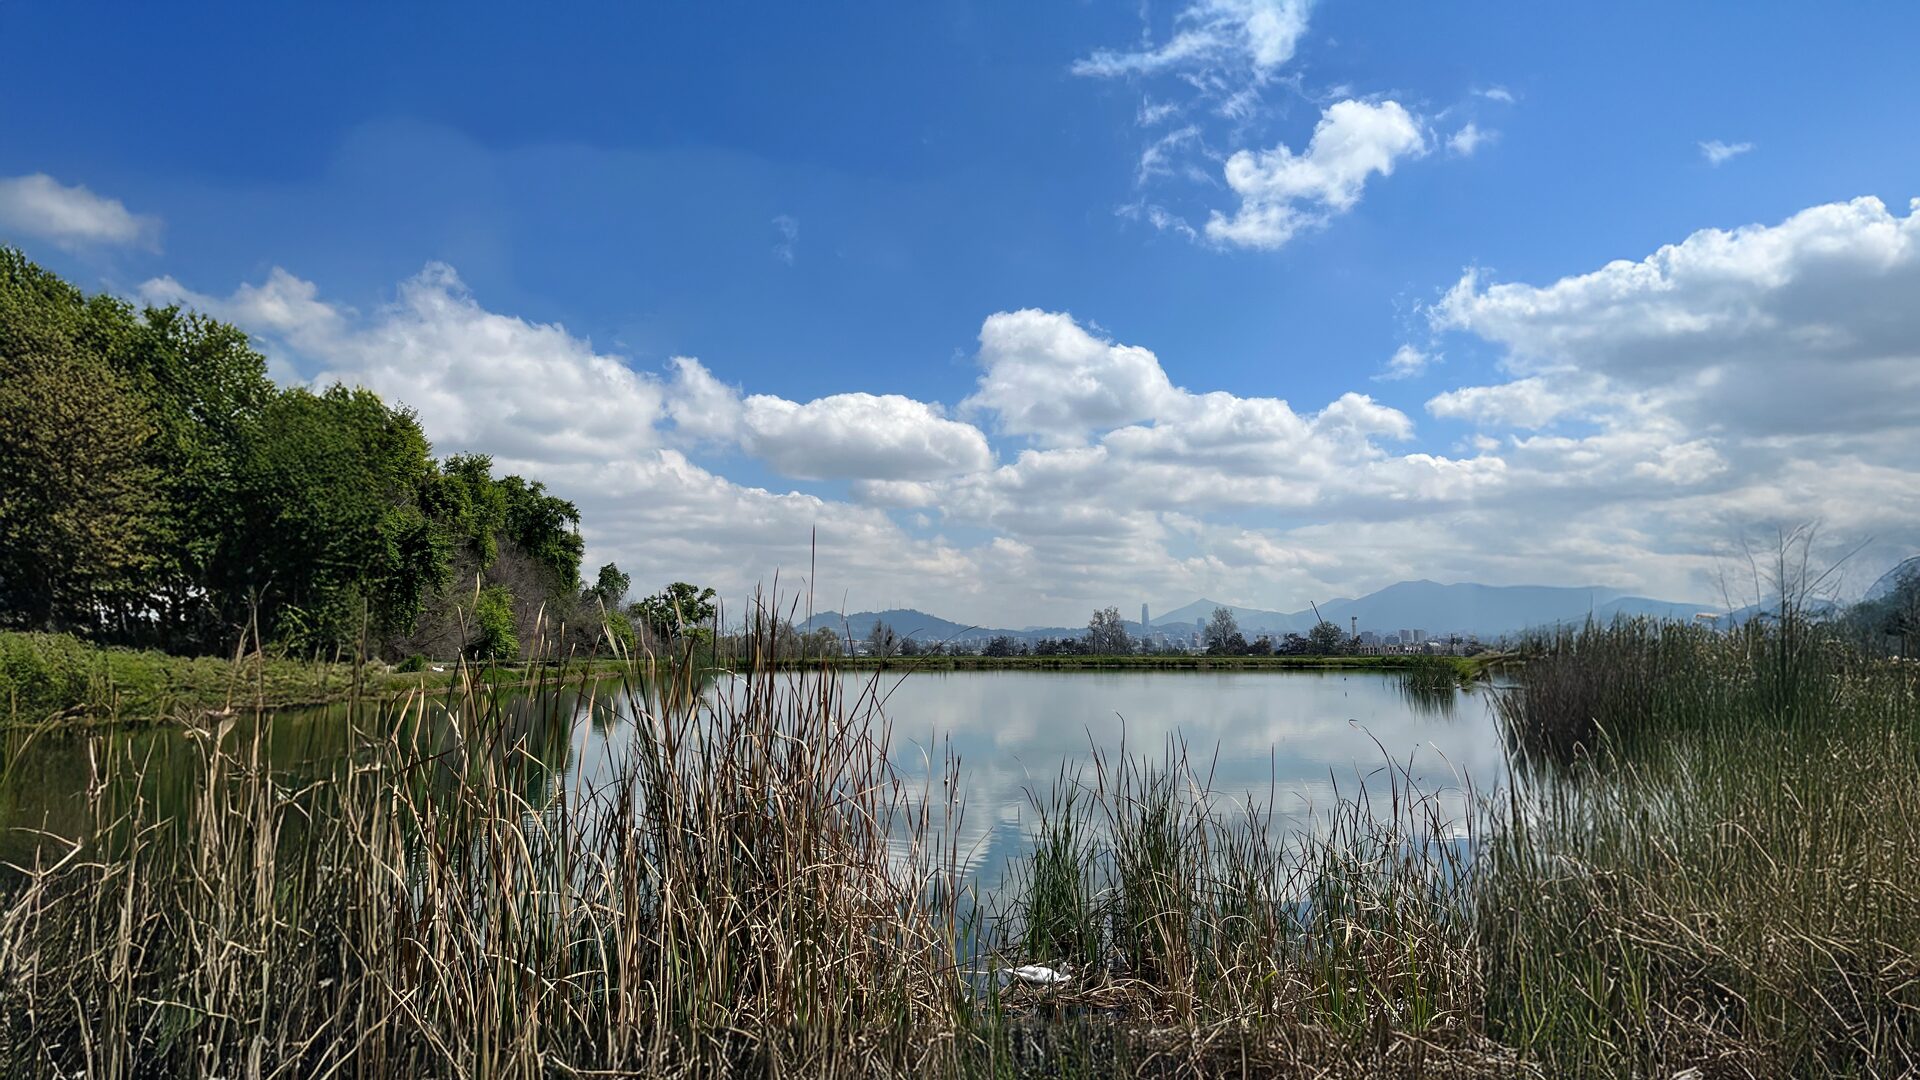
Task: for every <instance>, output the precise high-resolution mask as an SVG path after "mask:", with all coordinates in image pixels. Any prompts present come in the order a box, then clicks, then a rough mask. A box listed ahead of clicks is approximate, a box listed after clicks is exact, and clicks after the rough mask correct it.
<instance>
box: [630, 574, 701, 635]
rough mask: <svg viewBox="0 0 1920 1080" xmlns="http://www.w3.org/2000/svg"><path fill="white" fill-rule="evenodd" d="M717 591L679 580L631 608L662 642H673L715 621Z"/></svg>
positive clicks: (634, 614)
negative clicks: (715, 592) (715, 596)
mask: <svg viewBox="0 0 1920 1080" xmlns="http://www.w3.org/2000/svg"><path fill="white" fill-rule="evenodd" d="M714 595H715V594H714V591H713V590H712V589H702V588H700V587H699V586H698V585H690V584H688V583H687V582H684V581H676V582H674V583H673V584H671V585H669V586H667V587H666V588H664V589H662V590H660V591H659V592H657V593H655V594H653V595H652V596H649V597H647V598H646V599H644V600H641V601H639V602H638V603H636V604H634V605H633V606H632V607H630V608H628V609H627V610H628V613H629V614H631V615H632V616H633V617H634V619H635V620H636V621H638V622H640V623H641V624H642V625H644V626H646V628H647V629H648V631H650V632H651V633H652V634H653V636H654V637H655V638H657V639H659V640H661V641H672V640H674V639H676V638H679V637H682V636H684V635H686V634H687V633H689V632H690V631H694V630H700V629H703V628H705V627H706V626H707V625H708V624H709V623H711V622H712V621H713V616H714V611H715V606H714Z"/></svg>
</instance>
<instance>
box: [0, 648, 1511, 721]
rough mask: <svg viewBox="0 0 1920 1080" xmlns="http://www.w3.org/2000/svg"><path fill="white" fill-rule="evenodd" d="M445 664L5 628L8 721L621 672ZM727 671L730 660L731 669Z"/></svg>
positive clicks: (1392, 659) (980, 667) (878, 664)
mask: <svg viewBox="0 0 1920 1080" xmlns="http://www.w3.org/2000/svg"><path fill="white" fill-rule="evenodd" d="M1499 659H1500V658H1499V657H1498V656H1495V655H1491V654H1490V655H1483V656H1472V657H1466V656H1440V657H1434V656H1191V655H1173V656H1137V655H1136V656H998V657H996V656H913V657H889V658H880V657H864V656H852V657H850V656H842V657H831V658H814V659H795V660H783V661H780V662H779V663H778V665H777V666H778V668H779V669H781V670H786V671H797V670H811V669H816V668H820V667H822V666H823V665H824V666H826V667H830V668H832V669H834V670H838V671H848V672H866V671H889V672H900V673H910V672H914V671H927V672H948V671H1308V672H1383V673H1386V672H1395V673H1404V672H1423V673H1429V674H1435V675H1438V676H1439V677H1441V678H1442V679H1451V680H1452V681H1455V682H1458V683H1461V684H1465V683H1470V682H1473V681H1474V680H1476V679H1479V678H1482V677H1483V676H1484V674H1485V673H1486V671H1487V669H1488V667H1489V666H1490V665H1491V664H1493V663H1496V662H1498V660H1499ZM437 666H439V667H442V668H444V670H441V671H433V670H423V671H402V670H398V669H396V668H395V667H393V666H392V665H389V664H385V663H380V662H377V661H376V662H372V663H367V664H364V665H361V666H359V667H358V668H356V667H355V665H354V664H352V663H349V662H344V661H325V660H302V659H294V658H287V657H264V656H260V655H257V654H256V655H252V656H243V657H239V658H223V657H211V656H201V657H188V656H174V655H172V654H169V653H163V652H157V651H153V650H143V649H128V648H120V647H113V646H97V645H93V644H90V643H88V642H85V641H81V640H80V639H78V638H74V637H72V636H70V635H65V634H41V633H16V632H11V631H4V632H0V725H17V724H22V723H25V724H37V723H42V722H45V721H46V720H48V719H54V718H60V719H68V720H75V721H84V720H88V719H99V718H110V720H111V722H113V723H130V722H138V721H154V720H161V719H165V718H167V717H172V716H179V715H188V716H196V715H201V714H205V713H209V712H219V711H222V710H225V709H229V708H245V709H292V708H304V707H309V706H320V705H332V704H337V703H339V702H342V701H346V700H348V699H349V698H353V697H356V696H357V697H359V698H361V699H363V700H366V701H385V700H392V699H395V698H399V697H403V696H405V695H408V694H412V693H416V692H422V691H444V690H448V689H451V688H455V687H457V686H459V685H460V683H461V681H462V680H463V679H470V680H476V681H479V682H482V683H484V685H486V686H488V687H492V688H496V689H509V688H530V687H533V686H537V685H539V684H540V683H542V682H543V681H550V680H551V679H553V678H555V677H562V678H578V677H582V676H594V677H612V676H614V675H617V674H619V673H620V672H621V671H623V670H625V665H624V664H623V663H622V662H621V661H619V660H613V659H604V658H601V659H582V660H573V661H568V662H566V663H564V664H558V665H555V664H525V663H505V664H489V665H475V664H462V663H461V662H460V661H446V662H442V663H440V664H438V665H437ZM720 666H721V667H723V668H725V667H727V665H725V664H722V665H720Z"/></svg>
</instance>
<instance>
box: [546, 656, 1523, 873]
mask: <svg viewBox="0 0 1920 1080" xmlns="http://www.w3.org/2000/svg"><path fill="white" fill-rule="evenodd" d="M844 678H845V680H846V684H847V687H848V691H849V696H850V697H852V696H857V695H859V694H860V693H862V692H864V691H866V690H867V689H869V688H871V689H872V691H873V692H875V693H876V694H877V695H878V696H879V697H880V698H881V702H882V704H881V709H882V711H883V712H884V714H885V716H886V719H887V720H888V721H889V722H890V723H891V725H892V730H893V736H892V741H893V745H892V757H893V760H894V762H895V764H896V765H898V766H899V768H900V769H901V771H902V772H903V773H904V774H905V775H907V776H908V777H910V778H913V779H924V778H926V777H928V776H930V775H931V776H932V777H934V778H936V779H937V777H938V776H939V775H940V773H941V770H942V766H943V763H944V762H945V761H946V759H947V755H948V754H952V755H955V756H957V758H958V761H959V776H960V794H961V796H962V798H963V799H964V800H965V806H964V812H963V814H962V815H961V818H960V821H959V823H958V829H957V831H958V833H959V838H960V841H961V850H962V852H963V854H964V856H965V858H966V861H967V862H969V863H970V864H971V866H972V868H973V870H974V871H975V873H977V874H978V875H979V876H980V877H981V878H982V879H983V880H984V882H985V883H987V884H991V883H992V882H993V880H994V879H995V878H996V877H997V875H998V874H999V873H1000V871H1001V869H1002V868H1003V867H1004V866H1005V865H1006V862H1007V860H1008V859H1009V858H1010V857H1011V856H1012V855H1014V854H1017V853H1018V852H1019V851H1020V850H1021V849H1022V848H1023V847H1024V845H1025V844H1026V842H1027V826H1029V825H1030V824H1031V823H1032V819H1033V810H1032V806H1031V801H1030V796H1031V793H1034V792H1038V793H1039V794H1041V795H1043V796H1044V795H1046V794H1047V793H1048V792H1050V791H1051V789H1052V788H1053V786H1054V785H1055V784H1056V782H1058V781H1060V780H1061V779H1062V778H1063V777H1065V778H1066V779H1067V780H1068V781H1069V782H1072V781H1074V780H1076V779H1077V780H1078V781H1079V782H1081V783H1085V784H1089V785H1090V784H1092V783H1094V782H1095V779H1096V777H1095V772H1094V766H1093V759H1094V755H1095V751H1096V750H1097V751H1098V752H1100V753H1101V754H1104V755H1105V756H1106V757H1107V758H1108V759H1109V761H1111V760H1112V759H1113V758H1114V757H1115V756H1116V755H1118V754H1120V753H1121V752H1122V751H1124V752H1125V753H1127V754H1129V755H1132V756H1134V757H1136V758H1139V757H1145V758H1147V759H1148V760H1149V761H1151V762H1154V763H1159V762H1162V761H1164V760H1166V759H1167V756H1168V753H1169V749H1170V747H1171V748H1174V749H1176V750H1177V749H1179V748H1184V752H1185V755H1186V758H1187V760H1188V762H1189V764H1190V766H1191V769H1192V771H1193V773H1194V774H1195V775H1196V776H1197V778H1198V779H1200V780H1202V781H1206V782H1207V785H1208V787H1210V789H1211V790H1212V791H1213V792H1214V793H1215V796H1216V797H1217V799H1221V800H1231V801H1233V802H1240V803H1244V802H1246V801H1248V800H1253V801H1255V802H1258V803H1261V804H1265V803H1267V802H1268V801H1269V799H1270V800H1271V804H1272V807H1273V809H1274V810H1275V811H1276V814H1275V816H1276V817H1277V818H1280V819H1282V824H1285V825H1291V826H1296V827H1302V828H1311V827H1313V825H1314V823H1315V818H1316V814H1315V811H1316V810H1321V811H1324V810H1325V809H1326V808H1327V807H1329V806H1331V805H1332V804H1333V803H1334V802H1335V801H1336V800H1337V799H1339V798H1341V797H1353V796H1354V795H1356V793H1358V792H1359V791H1360V790H1361V789H1362V786H1363V785H1364V786H1365V788H1366V790H1367V792H1368V793H1369V794H1371V795H1373V796H1375V797H1378V798H1384V797H1385V796H1386V794H1387V793H1388V789H1389V774H1390V773H1399V774H1401V775H1403V776H1410V777H1411V778H1412V779H1413V781H1414V782H1415V784H1416V785H1417V786H1418V788H1419V789H1420V790H1421V791H1423V792H1425V793H1426V794H1428V795H1431V796H1433V797H1435V798H1437V799H1439V800H1440V801H1441V803H1442V805H1443V806H1444V807H1446V809H1447V811H1448V814H1449V816H1450V817H1451V818H1452V819H1453V820H1455V821H1457V822H1464V820H1465V817H1466V813H1465V811H1466V805H1467V800H1468V798H1469V791H1470V790H1471V791H1472V792H1475V793H1486V792H1490V791H1491V790H1493V789H1494V788H1495V787H1498V786H1501V785H1503V784H1504V782H1505V777H1506V769H1507V763H1506V756H1505V753H1504V750H1503V748H1502V742H1501V738H1500V735H1499V732H1498V730H1497V728H1496V726H1495V723H1494V718H1493V714H1492V711H1491V709H1490V708H1489V705H1488V700H1487V694H1486V692H1485V691H1457V690H1449V691H1444V692H1441V693H1438V694H1423V695H1419V696H1409V695H1408V694H1407V692H1406V691H1404V690H1403V689H1402V686H1401V682H1400V679H1399V677H1398V676H1397V675H1390V674H1376V673H1370V672H1272V671H1233V672H1225V671H1222V672H1207V671H1126V672H1117V671H1116V672H1101V671H966V672H932V671H928V672H915V673H913V674H910V675H906V676H900V675H893V674H881V675H879V676H877V677H876V676H873V675H868V674H849V675H847V676H845V677H844ZM625 738H626V735H625V733H623V732H620V731H618V730H613V731H608V730H599V729H590V728H587V727H584V726H583V727H582V728H581V729H579V730H578V731H577V732H576V739H575V744H574V752H573V753H572V755H571V757H572V759H573V761H574V762H575V765H574V775H575V784H574V787H575V790H576V791H580V792H591V790H592V789H593V787H594V786H595V784H596V783H599V782H603V781H604V779H605V777H606V776H607V775H609V774H610V772H611V768H610V765H609V762H610V760H611V759H612V758H613V757H614V756H616V755H617V752H618V749H619V747H620V746H621V745H622V744H623V743H624V740H625ZM937 790H938V789H937V787H936V788H935V791H936V792H937Z"/></svg>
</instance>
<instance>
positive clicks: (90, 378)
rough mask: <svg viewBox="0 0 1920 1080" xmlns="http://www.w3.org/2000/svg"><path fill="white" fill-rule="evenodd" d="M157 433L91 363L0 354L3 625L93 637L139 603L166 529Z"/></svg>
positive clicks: (76, 357)
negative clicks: (153, 442)
mask: <svg viewBox="0 0 1920 1080" xmlns="http://www.w3.org/2000/svg"><path fill="white" fill-rule="evenodd" d="M152 435H153V425H152V424H151V422H150V420H149V414H148V412H147V410H146V409H145V408H144V406H143V403H142V402H141V401H140V399H139V398H138V397H136V396H135V395H134V394H132V393H131V392H130V391H129V389H128V387H127V386H126V384H125V381H124V380H123V379H121V378H120V377H119V376H118V375H117V374H116V373H115V372H114V371H113V370H112V369H111V368H109V367H107V366H106V365H105V364H104V363H102V362H100V361H99V360H98V358H96V357H93V356H90V355H88V354H87V353H84V352H81V351H78V350H76V349H74V348H72V347H71V346H66V347H62V346H60V345H57V344H56V345H54V346H53V347H52V348H49V349H44V350H43V349H40V348H35V349H32V350H30V351H13V350H8V351H6V352H5V353H0V619H4V620H5V621H7V622H12V623H15V624H19V625H27V626H42V627H51V628H56V629H77V630H81V631H83V632H94V631H98V630H102V629H111V626H110V625H109V626H105V627H103V626H102V625H101V623H102V621H103V617H104V619H105V620H106V621H108V622H109V623H111V622H112V621H114V620H115V618H116V616H118V617H124V616H125V615H126V614H127V613H128V611H129V609H130V608H131V607H133V606H134V605H135V604H136V603H137V599H138V596H139V593H140V591H141V589H142V586H143V585H144V584H145V582H146V578H147V575H148V574H149V573H150V571H151V569H152V567H153V563H154V560H155V555H156V548H157V547H158V541H159V534H160V533H161V532H162V525H161V522H160V521H159V515H160V512H161V509H162V507H161V501H160V499H159V497H158V496H157V494H156V492H155V486H156V484H157V482H158V479H159V478H158V474H157V472H156V470H155V469H154V468H153V467H152V466H151V465H150V464H148V461H147V455H146V447H147V443H148V441H149V440H150V439H151V438H152Z"/></svg>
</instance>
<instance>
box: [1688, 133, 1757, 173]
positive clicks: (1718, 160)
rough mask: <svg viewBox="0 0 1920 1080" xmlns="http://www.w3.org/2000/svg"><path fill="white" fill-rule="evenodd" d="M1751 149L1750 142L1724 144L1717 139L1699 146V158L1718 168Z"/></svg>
mask: <svg viewBox="0 0 1920 1080" xmlns="http://www.w3.org/2000/svg"><path fill="white" fill-rule="evenodd" d="M1752 149H1753V144H1752V143H1750V142H1739V143H1724V142H1721V141H1720V140H1719V139H1708V140H1707V141H1706V142H1703V143H1701V144H1700V156H1702V157H1704V158H1706V159H1707V164H1709V165H1712V166H1714V167H1716V168H1718V167H1719V166H1721V165H1724V164H1725V163H1726V162H1728V161H1730V160H1732V159H1733V158H1737V157H1739V156H1740V155H1741V154H1744V153H1746V152H1747V151H1749V150H1752Z"/></svg>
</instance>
